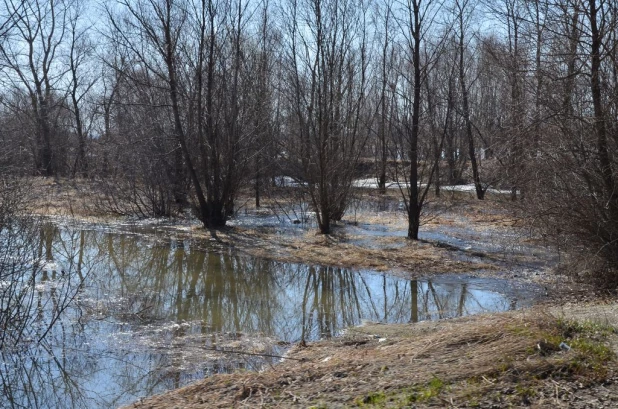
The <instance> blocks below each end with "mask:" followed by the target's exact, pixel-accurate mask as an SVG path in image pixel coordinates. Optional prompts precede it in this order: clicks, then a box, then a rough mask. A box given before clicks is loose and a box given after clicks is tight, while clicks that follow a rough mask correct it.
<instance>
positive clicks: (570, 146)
mask: <svg viewBox="0 0 618 409" xmlns="http://www.w3.org/2000/svg"><path fill="white" fill-rule="evenodd" d="M0 83H1V87H0V169H1V174H2V178H3V180H4V184H3V193H2V194H3V196H6V198H5V199H3V201H2V203H3V206H9V207H11V206H14V204H15V203H18V201H11V200H8V199H7V198H11V197H14V196H15V193H14V192H16V191H17V190H20V189H17V188H16V186H17V185H20V184H22V181H23V180H25V179H24V178H25V177H29V176H47V177H49V176H61V177H70V178H85V179H88V180H90V181H92V182H93V184H94V186H96V187H97V189H98V190H99V191H100V192H101V193H102V194H103V197H104V200H103V202H104V203H105V204H106V206H107V208H108V210H109V211H113V212H116V213H120V214H132V215H138V216H143V217H166V216H173V215H177V214H179V213H183V212H186V210H187V209H189V208H191V209H192V211H193V214H194V215H195V216H196V217H197V218H199V220H200V221H201V222H202V223H203V225H204V226H205V227H207V228H218V227H222V226H224V225H225V223H226V221H227V220H228V219H229V218H230V217H231V216H232V215H233V213H234V210H235V207H237V200H238V197H239V195H240V193H241V192H243V194H245V195H246V194H247V193H248V192H251V194H252V196H253V197H254V198H255V204H256V206H257V207H259V206H260V198H261V197H264V196H265V195H268V194H269V192H271V191H272V190H273V189H275V188H277V189H280V188H283V187H284V185H286V184H287V185H288V188H289V189H295V190H296V191H300V192H302V193H303V194H304V195H306V197H307V198H308V201H309V203H310V204H311V207H312V209H313V210H314V211H315V212H316V218H317V224H318V227H319V230H320V231H321V232H322V233H329V232H330V231H331V228H332V226H331V223H332V222H337V221H339V220H341V219H342V217H343V216H344V213H345V212H346V209H347V208H348V205H349V201H350V198H351V194H352V193H351V192H352V190H353V187H354V186H355V181H357V180H358V179H360V178H367V177H371V178H373V179H375V181H376V183H377V188H378V189H379V190H380V191H381V192H384V191H385V190H386V188H387V186H389V185H390V186H392V184H393V183H394V186H395V187H397V188H398V189H399V191H400V192H401V194H402V197H403V203H404V206H403V207H404V208H405V211H406V213H407V216H408V221H409V228H408V237H409V238H410V239H417V238H418V229H419V226H420V223H421V222H422V215H423V205H424V204H425V203H426V201H427V198H428V196H429V195H434V196H435V195H439V194H440V188H441V186H445V185H457V184H474V189H475V193H476V196H477V198H478V199H483V198H484V196H485V193H486V191H487V190H488V189H490V188H498V189H507V190H509V191H510V192H511V194H510V196H511V199H512V200H513V201H514V202H515V203H516V204H517V205H518V206H519V207H521V208H522V209H523V210H524V211H525V215H526V217H527V221H529V223H530V225H531V226H532V227H534V228H535V229H538V231H539V232H541V233H542V234H543V235H544V236H545V237H547V238H549V239H552V240H554V241H555V242H556V243H558V244H559V245H565V244H569V245H575V246H576V247H578V248H583V249H585V250H587V251H591V253H589V254H595V255H597V256H599V258H600V259H602V260H604V261H605V262H606V264H605V266H604V267H603V268H605V269H609V270H606V271H611V270H613V267H614V266H616V265H617V263H618V241H617V239H618V189H617V188H618V182H617V181H616V178H617V177H618V173H617V166H618V164H617V163H616V152H617V150H616V148H617V143H618V112H617V110H618V3H617V2H616V1H614V0H552V1H546V0H541V1H529V0H498V1H491V2H473V1H470V0H447V1H430V0H401V1H396V0H376V1H363V0H361V1H358V0H355V1H352V0H262V1H254V0H251V1H244V0H134V1H132V0H118V1H114V2H98V3H97V2H94V1H90V2H87V1H86V2H84V1H71V0H48V1H42V0H25V1H15V0H3V1H2V3H1V5H0ZM290 185H291V187H290ZM11 211H12V210H11ZM2 213H3V214H5V213H6V214H9V212H2Z"/></svg>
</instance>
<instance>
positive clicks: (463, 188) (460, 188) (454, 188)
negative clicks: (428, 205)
mask: <svg viewBox="0 0 618 409" xmlns="http://www.w3.org/2000/svg"><path fill="white" fill-rule="evenodd" d="M440 189H442V190H446V191H449V192H474V191H475V190H476V188H475V187H474V185H456V186H440ZM487 193H494V194H498V195H510V194H511V191H510V190H506V189H491V188H489V189H487Z"/></svg>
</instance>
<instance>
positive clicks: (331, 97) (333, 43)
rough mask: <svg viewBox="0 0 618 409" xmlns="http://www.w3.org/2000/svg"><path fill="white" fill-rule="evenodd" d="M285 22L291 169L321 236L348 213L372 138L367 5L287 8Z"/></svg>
mask: <svg viewBox="0 0 618 409" xmlns="http://www.w3.org/2000/svg"><path fill="white" fill-rule="evenodd" d="M286 13H287V14H286V16H285V20H286V21H287V27H286V36H287V38H286V41H287V47H288V49H287V57H286V58H287V63H288V64H289V66H290V70H289V71H288V77H287V78H288V80H289V81H290V90H291V93H290V94H289V95H288V101H289V104H290V107H291V109H290V110H289V114H290V115H289V117H288V118H287V120H288V122H289V126H290V130H291V132H292V135H293V137H292V138H290V139H289V140H288V141H286V146H285V150H286V152H287V156H288V157H287V160H288V163H289V164H290V165H289V166H290V168H292V169H295V173H296V174H297V178H298V179H299V181H300V182H301V183H303V184H304V188H305V189H306V190H307V192H308V193H309V196H310V198H311V202H312V205H313V208H314V209H315V211H316V215H317V221H318V225H319V229H320V232H321V233H324V234H328V233H330V231H331V221H333V220H335V221H336V220H340V219H341V218H342V217H343V215H344V212H345V210H346V207H347V202H348V197H349V194H350V189H351V187H352V181H353V179H354V176H355V168H356V165H357V163H358V161H359V157H360V155H361V153H362V150H363V147H364V144H365V141H366V140H367V134H368V133H367V132H366V126H364V125H363V123H362V121H361V120H362V116H363V114H364V107H365V103H366V94H367V90H366V86H367V78H366V74H367V65H368V61H367V32H366V31H367V27H366V24H367V23H366V13H367V9H366V5H365V4H363V3H361V6H360V7H359V6H358V5H357V3H355V2H352V1H348V0H307V1H296V0H291V1H290V2H288V5H287V11H286Z"/></svg>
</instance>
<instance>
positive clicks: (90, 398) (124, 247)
mask: <svg viewBox="0 0 618 409" xmlns="http://www.w3.org/2000/svg"><path fill="white" fill-rule="evenodd" d="M39 246H40V247H39V248H40V249H41V252H42V254H43V253H44V254H45V257H46V258H48V259H49V260H52V259H53V260H55V261H56V262H57V263H60V264H62V265H66V266H71V270H72V271H75V272H76V274H77V275H78V276H79V277H82V278H83V279H84V282H83V284H82V287H81V290H80V293H79V297H78V298H77V299H76V300H75V302H74V303H73V304H72V305H71V306H70V308H69V309H68V310H67V314H66V315H65V317H64V318H63V319H62V320H60V321H59V322H58V323H57V325H55V326H54V327H53V329H52V331H51V334H50V335H51V336H50V338H49V341H48V343H47V344H45V345H42V346H40V347H37V348H35V349H31V348H27V347H24V348H23V350H21V351H11V352H6V351H3V360H4V367H3V369H2V382H3V388H4V392H5V393H4V394H5V396H8V397H10V401H11V402H13V406H15V407H32V408H37V407H75V408H82V407H83V408H86V407H112V406H118V405H120V404H122V403H127V402H130V401H132V400H135V399H137V398H138V397H140V396H145V395H150V394H154V393H159V392H161V391H164V390H166V389H170V388H175V387H179V386H182V385H184V384H186V383H188V382H190V381H192V380H195V379H199V378H201V377H204V376H207V375H209V374H211V373H217V372H229V371H232V370H234V369H238V368H248V369H257V368H259V367H260V366H261V365H263V364H264V363H266V362H274V361H275V360H276V358H269V357H265V356H263V355H278V354H281V353H282V352H284V350H283V348H284V347H282V346H280V345H279V344H278V341H280V340H281V341H288V342H296V341H299V340H301V339H305V340H313V339H318V338H323V337H331V336H335V335H337V334H338V333H339V332H340V331H341V330H342V329H344V328H346V327H349V326H353V325H358V324H359V323H361V321H362V320H370V321H380V322H410V321H412V322H416V321H420V320H427V319H437V318H445V317H455V316H461V315H466V314H471V313H476V312H481V311H496V310H507V309H513V308H516V307H517V306H518V305H517V304H514V303H513V299H517V296H518V295H517V294H514V293H512V292H509V288H508V286H507V284H506V282H500V281H481V280H473V279H467V280H466V279H461V278H452V277H451V278H449V279H443V278H438V279H432V280H418V281H409V280H403V279H399V278H394V277H390V276H387V275H380V274H374V273H371V272H358V271H352V270H346V269H340V268H333V267H321V266H306V265H301V264H289V263H280V262H276V261H270V260H264V259H256V258H251V257H247V256H242V255H239V254H236V253H234V252H232V251H231V250H223V251H222V250H220V249H219V250H217V251H215V250H214V249H211V248H209V245H208V243H203V242H198V241H195V240H180V239H173V240H163V241H152V240H147V239H144V238H142V237H140V236H139V235H129V234H114V233H109V232H108V233H105V232H101V231H94V230H79V229H68V228H64V229H60V230H59V229H56V228H53V227H48V228H45V229H43V230H42V234H41V238H40V243H39ZM51 279H52V280H53V278H51ZM41 280H43V278H41ZM501 292H503V293H506V294H508V295H503V294H501ZM50 296H51V298H52V299H53V291H50ZM523 302H524V303H526V302H529V300H526V299H523ZM50 308H54V306H53V302H52V303H51V304H50V303H45V304H43V305H41V306H40V308H38V312H37V313H39V314H40V313H41V311H43V314H46V312H45V311H47V309H50ZM223 350H225V351H227V352H225V353H222V352H220V351H223ZM230 351H233V352H236V353H229V352H230ZM48 395H49V396H48Z"/></svg>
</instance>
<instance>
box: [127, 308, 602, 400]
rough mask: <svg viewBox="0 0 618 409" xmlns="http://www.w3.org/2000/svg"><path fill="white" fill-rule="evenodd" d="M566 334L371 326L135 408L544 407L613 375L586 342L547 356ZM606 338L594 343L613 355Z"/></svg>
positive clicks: (496, 321)
mask: <svg viewBox="0 0 618 409" xmlns="http://www.w3.org/2000/svg"><path fill="white" fill-rule="evenodd" d="M563 330H564V328H563V324H562V323H561V322H560V321H558V320H556V319H555V318H553V317H551V316H549V315H545V314H542V313H540V312H518V313H505V314H495V315H486V316H475V317H468V318H462V319H456V320H450V321H444V322H440V323H436V322H425V323H419V324H412V325H369V326H365V327H358V328H354V329H351V330H350V331H348V333H347V334H346V335H345V336H344V337H342V338H338V339H334V340H330V341H321V342H316V343H314V344H310V345H308V346H307V347H302V346H295V347H294V348H293V349H292V350H291V351H290V353H289V357H290V358H293V359H294V360H284V361H283V362H282V363H281V364H279V365H277V366H275V367H272V368H269V369H267V370H265V371H264V372H261V373H237V374H231V375H217V376H213V377H210V378H208V379H205V380H203V381H200V382H197V383H195V384H193V385H190V386H187V387H185V388H182V389H179V390H176V391H172V392H169V393H166V394H163V395H160V396H155V397H152V398H149V399H146V400H144V401H141V402H138V403H136V404H134V405H131V406H129V407H137V408H152V409H161V408H175V407H182V408H186V409H195V408H206V407H280V408H286V407H309V406H311V405H317V406H316V407H329V408H330V407H353V406H371V404H374V405H376V407H409V405H410V404H411V403H415V404H417V405H419V406H424V405H434V406H442V407H445V406H452V407H461V406H467V405H474V404H475V402H479V400H480V402H481V403H482V402H483V399H488V397H490V396H491V395H492V393H498V394H504V393H503V392H504V390H510V391H511V392H510V395H508V394H507V396H503V397H502V398H501V399H503V400H502V403H503V404H505V405H506V404H513V405H515V406H517V405H520V404H522V405H523V404H528V403H529V402H531V401H535V400H536V402H537V403H539V399H538V396H540V394H536V393H537V391H540V390H543V388H545V386H546V383H548V382H550V383H551V382H562V381H565V380H567V381H585V382H588V383H590V382H594V381H597V380H601V379H603V378H604V377H605V376H607V371H605V372H603V371H599V370H598V368H593V367H594V365H595V364H598V360H599V357H597V356H596V355H594V354H595V353H597V352H591V350H586V349H585V348H584V347H583V345H588V344H586V343H583V342H582V343H580V344H578V345H582V347H581V348H577V349H576V348H575V347H574V348H573V349H572V350H571V351H569V352H562V351H559V350H556V351H554V350H553V349H552V350H548V351H546V352H547V353H543V354H541V353H540V352H539V350H538V349H537V344H538V343H539V341H543V340H546V341H547V342H548V343H549V344H552V343H556V342H557V341H556V340H557V339H560V337H561V336H563V335H564V334H563ZM583 336H588V335H583ZM604 341H605V340H604V339H599V340H598V341H590V345H596V346H598V351H605V350H604V349H602V343H603V342H604ZM593 342H594V344H593ZM552 345H553V344H552ZM556 345H557V344H556ZM556 345H554V346H556ZM598 353H601V352H598ZM607 364H608V365H610V364H609V363H607ZM612 365H613V364H612ZM612 367H613V366H612ZM608 368H609V366H608ZM556 399H559V398H558V397H556ZM320 405H321V406H320Z"/></svg>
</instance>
